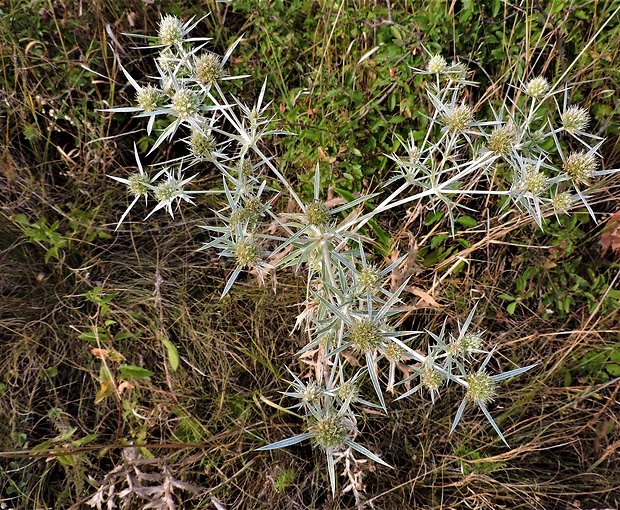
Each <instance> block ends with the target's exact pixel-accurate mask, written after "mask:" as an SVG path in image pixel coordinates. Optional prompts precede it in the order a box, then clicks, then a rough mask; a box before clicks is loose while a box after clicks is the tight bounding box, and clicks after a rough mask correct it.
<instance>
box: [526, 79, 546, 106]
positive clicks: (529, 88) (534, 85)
mask: <svg viewBox="0 0 620 510" xmlns="http://www.w3.org/2000/svg"><path fill="white" fill-rule="evenodd" d="M549 88H550V87H549V82H548V81H547V79H546V78H543V77H542V76H539V77H538V78H534V79H532V80H530V81H529V82H528V84H527V85H526V86H525V93H526V94H527V95H528V96H530V97H533V98H534V99H536V100H539V101H540V100H541V99H544V97H545V96H546V95H547V92H549Z"/></svg>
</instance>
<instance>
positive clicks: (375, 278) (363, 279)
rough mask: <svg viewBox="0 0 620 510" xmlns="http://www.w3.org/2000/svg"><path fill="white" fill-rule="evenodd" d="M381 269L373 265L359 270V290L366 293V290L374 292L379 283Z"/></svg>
mask: <svg viewBox="0 0 620 510" xmlns="http://www.w3.org/2000/svg"><path fill="white" fill-rule="evenodd" d="M381 280H382V277H381V271H379V269H378V268H376V267H375V266H366V267H364V268H362V270H361V271H360V273H359V275H358V277H357V282H358V285H359V290H360V292H362V293H364V294H366V293H367V292H370V293H373V292H376V291H377V290H378V289H379V287H380V285H381Z"/></svg>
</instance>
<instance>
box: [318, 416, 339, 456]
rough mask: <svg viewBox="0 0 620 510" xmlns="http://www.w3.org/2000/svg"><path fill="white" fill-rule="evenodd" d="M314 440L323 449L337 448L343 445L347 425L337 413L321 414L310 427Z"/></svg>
mask: <svg viewBox="0 0 620 510" xmlns="http://www.w3.org/2000/svg"><path fill="white" fill-rule="evenodd" d="M311 432H312V436H313V439H314V442H315V443H316V444H317V445H319V446H320V447H321V448H324V449H326V450H327V449H333V448H339V447H341V446H343V445H344V440H345V439H346V437H347V427H346V425H345V424H344V422H343V419H342V417H340V416H338V415H337V414H325V415H324V416H321V417H320V418H319V419H318V420H317V421H316V423H315V424H314V425H313V426H312V429H311Z"/></svg>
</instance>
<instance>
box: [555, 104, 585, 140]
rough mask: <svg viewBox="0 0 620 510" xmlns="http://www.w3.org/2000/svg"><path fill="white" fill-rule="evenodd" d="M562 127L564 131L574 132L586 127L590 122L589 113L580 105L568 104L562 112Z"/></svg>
mask: <svg viewBox="0 0 620 510" xmlns="http://www.w3.org/2000/svg"><path fill="white" fill-rule="evenodd" d="M561 118H562V128H563V129H564V131H566V132H568V133H570V134H575V133H578V132H579V131H583V130H584V129H587V127H588V124H589V123H590V114H589V113H588V110H586V109H585V108H581V107H580V106H569V107H568V108H567V110H566V111H565V112H564V113H563V114H562V117H561Z"/></svg>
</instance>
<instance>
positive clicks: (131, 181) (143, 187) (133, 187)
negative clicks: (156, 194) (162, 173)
mask: <svg viewBox="0 0 620 510" xmlns="http://www.w3.org/2000/svg"><path fill="white" fill-rule="evenodd" d="M127 181H128V182H127V188H128V190H129V193H131V194H132V195H134V196H136V197H140V196H142V195H146V194H147V193H148V191H149V189H151V188H150V185H151V179H150V178H149V177H148V175H146V174H144V173H139V172H136V173H135V174H132V175H130V176H129V177H128V178H127Z"/></svg>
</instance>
